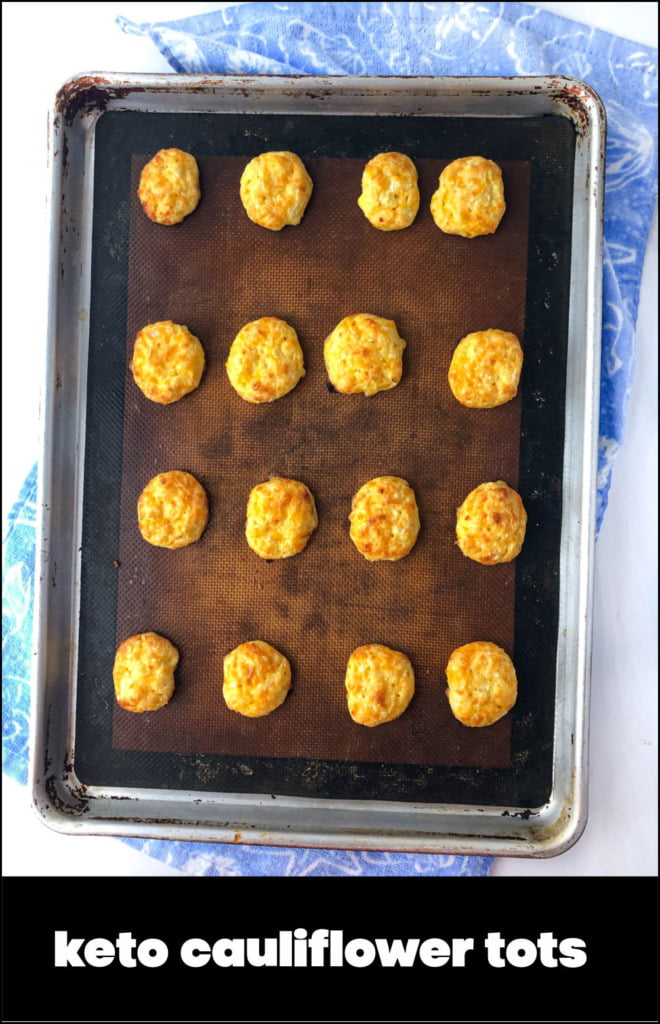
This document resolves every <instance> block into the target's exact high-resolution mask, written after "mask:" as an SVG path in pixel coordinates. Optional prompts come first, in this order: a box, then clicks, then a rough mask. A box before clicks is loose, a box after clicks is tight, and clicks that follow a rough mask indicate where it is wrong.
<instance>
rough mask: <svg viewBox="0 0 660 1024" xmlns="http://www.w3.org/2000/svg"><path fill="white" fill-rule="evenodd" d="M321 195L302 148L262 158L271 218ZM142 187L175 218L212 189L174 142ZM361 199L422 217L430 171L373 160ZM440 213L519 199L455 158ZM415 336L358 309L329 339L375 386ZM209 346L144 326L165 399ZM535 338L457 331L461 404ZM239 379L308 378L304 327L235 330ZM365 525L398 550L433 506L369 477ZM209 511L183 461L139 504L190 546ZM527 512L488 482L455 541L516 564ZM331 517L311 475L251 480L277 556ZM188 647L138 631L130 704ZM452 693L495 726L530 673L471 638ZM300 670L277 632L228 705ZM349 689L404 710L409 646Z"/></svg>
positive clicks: (498, 379)
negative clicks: (422, 187) (421, 180)
mask: <svg viewBox="0 0 660 1024" xmlns="http://www.w3.org/2000/svg"><path fill="white" fill-rule="evenodd" d="M311 192H312V182H311V179H310V178H309V175H308V174H307V171H306V169H305V167H304V165H303V164H302V161H301V160H300V159H299V158H298V157H297V156H296V155H295V154H293V153H287V152H280V153H264V154H261V155H260V156H258V157H256V158H255V159H254V160H252V161H250V163H249V164H248V166H247V167H246V169H245V171H244V173H243V175H242V178H241V187H240V194H241V200H242V202H243V205H244V207H245V210H246V212H247V214H248V216H249V217H250V219H251V220H253V221H254V222H255V223H257V224H260V225H261V226H262V227H266V228H269V229H270V230H280V229H281V228H282V227H284V226H285V225H287V224H290V225H295V224H298V223H300V220H301V219H302V216H303V213H304V210H305V207H306V205H307V202H308V201H309V198H310V196H311ZM138 195H139V198H140V201H141V203H142V206H143V209H144V211H145V213H146V214H147V216H148V217H149V218H150V219H151V220H153V221H156V222H158V223H161V224H176V223H178V222H180V221H181V220H183V219H184V217H186V216H187V215H188V214H189V213H191V212H192V211H193V210H194V209H195V208H196V206H197V204H198V202H199V198H200V191H199V173H198V169H197V164H196V161H195V160H194V158H193V157H192V156H191V155H190V154H186V153H183V152H182V151H181V150H177V149H171V150H161V151H160V152H159V153H158V154H156V156H155V157H154V158H153V159H152V160H151V161H149V163H148V164H147V165H146V166H145V168H144V169H143V172H142V175H141V179H140V187H139V189H138ZM358 204H359V206H360V208H361V209H362V211H363V212H364V214H365V216H366V217H367V219H368V220H369V221H370V223H371V224H372V225H373V226H374V227H376V228H378V229H380V230H383V231H392V230H400V229H402V228H405V227H408V226H409V225H410V224H411V223H412V222H413V220H414V219H415V216H416V215H417V211H418V208H419V191H418V189H417V172H416V169H415V167H414V164H413V163H412V161H411V160H410V159H409V157H407V156H405V155H404V154H400V153H381V154H378V155H377V156H376V157H374V158H373V159H372V160H370V161H369V163H368V164H367V166H366V167H365V170H364V174H363V179H362V195H361V196H360V198H359V199H358ZM431 211H432V214H433V218H434V220H435V223H436V224H437V226H438V227H439V228H440V229H441V230H443V231H445V232H447V233H449V234H459V235H463V236H464V237H468V238H471V237H476V236H477V235H483V234H490V233H492V232H493V231H495V230H496V229H497V226H498V224H499V222H500V220H501V218H502V215H503V214H504V211H505V203H504V192H503V187H502V175H501V171H500V169H499V167H497V165H496V164H494V163H493V162H492V161H489V160H485V159H484V158H482V157H465V158H462V159H460V160H456V161H454V162H453V163H451V164H450V165H449V166H448V167H447V168H445V170H444V171H443V173H442V175H441V176H440V182H439V187H438V190H437V192H436V193H435V194H434V196H433V200H432V203H431ZM405 347H406V342H405V341H404V340H403V339H402V338H400V336H399V334H398V330H397V328H396V324H395V323H394V321H392V320H387V319H385V318H383V317H379V316H375V315H373V314H356V315H354V316H349V317H346V318H344V320H342V321H341V323H340V324H338V326H337V327H336V328H335V329H334V331H333V332H332V333H331V334H330V335H329V336H328V338H326V341H325V344H324V357H325V363H326V368H327V371H328V375H329V378H330V382H331V384H332V385H333V387H334V389H335V390H336V391H338V392H340V393H343V394H356V393H362V394H364V395H367V396H370V395H374V394H376V393H377V392H379V391H384V390H389V389H390V388H393V387H395V386H396V384H398V382H399V381H400V379H401V375H402V356H403V350H404V348H405ZM204 365H205V357H204V350H203V348H202V345H201V343H200V342H199V339H197V338H195V337H194V336H193V335H192V334H191V332H190V331H189V330H188V328H187V327H185V326H183V325H178V324H174V323H172V321H163V322H159V323H156V324H149V325H147V326H146V327H145V328H143V329H142V331H140V332H139V334H138V336H137V338H136V342H135V348H134V354H133V359H132V362H131V369H132V372H133V376H134V379H135V381H136V383H137V385H138V387H139V388H140V389H141V391H142V392H143V393H144V394H145V395H146V397H147V398H149V399H151V400H152V401H155V402H159V403H161V404H169V403H170V402H175V401H179V400H180V399H181V398H183V397H184V396H185V395H186V394H189V393H190V392H191V391H192V390H194V389H195V388H196V387H197V386H198V385H199V383H200V381H201V377H202V373H203V371H204ZM521 366H522V350H521V347H520V343H519V341H518V338H517V337H516V336H515V335H514V334H511V333H510V332H507V331H500V330H494V329H489V330H487V331H480V332H475V333H472V334H469V335H467V336H466V337H465V338H463V339H462V340H461V341H460V343H459V344H458V346H457V348H456V350H455V352H454V356H453V358H452V362H451V366H450V369H449V384H450V387H451V389H452V392H453V394H454V395H455V397H456V398H457V400H458V401H459V402H461V404H463V405H465V406H468V407H472V408H493V407H495V406H498V405H502V404H504V403H505V402H508V401H510V400H511V399H512V398H513V397H514V396H515V394H516V393H517V389H518V382H519V378H520V370H521ZM226 369H227V373H228V376H229V379H230V381H231V383H232V385H233V387H234V388H235V390H236V391H237V392H238V394H239V395H240V396H241V397H242V398H244V399H245V400H246V401H248V402H254V403H261V402H271V401H274V400H275V399H277V398H281V397H282V396H283V395H285V394H288V392H289V391H291V390H292V389H293V388H294V387H295V386H296V384H297V383H298V381H299V380H300V379H301V377H302V376H303V375H304V372H305V371H304V365H303V355H302V350H301V348H300V344H299V341H298V337H297V335H296V332H295V330H294V329H293V328H292V327H291V326H290V325H289V324H287V323H286V322H285V321H283V320H279V319H277V318H275V317H262V318H261V319H260V320H256V321H253V322H252V323H250V324H247V325H246V326H245V327H244V328H243V329H242V330H241V331H240V332H239V334H238V335H237V337H236V338H235V339H234V342H233V344H232V347H231V350H230V353H229V358H228V360H227V364H226ZM349 519H350V524H351V526H350V536H351V539H352V540H353V542H354V544H355V546H356V547H357V549H358V551H359V552H360V553H361V554H362V555H363V556H364V557H365V558H366V559H368V560H369V561H378V560H386V561H394V560H397V559H400V558H403V557H405V556H406V555H407V554H408V553H409V552H410V551H411V550H412V548H413V547H414V545H415V542H416V540H417V535H418V533H419V525H420V524H419V513H418V509H417V502H416V499H415V494H414V491H413V489H412V488H411V487H410V485H409V484H408V482H407V481H406V480H403V479H401V478H399V477H378V478H376V479H374V480H370V481H368V482H367V483H366V484H364V486H363V487H361V488H360V489H359V491H358V492H357V494H356V495H355V496H354V498H353V502H352V508H351V514H350V516H349ZM207 520H208V502H207V498H206V493H205V492H204V489H203V488H202V486H201V484H200V483H199V482H198V481H197V480H196V479H195V478H194V477H193V476H192V475H191V474H189V473H184V472H182V471H178V470H174V471H171V472H168V473H161V474H159V475H158V476H156V477H154V478H153V479H152V480H151V481H150V482H149V483H148V484H147V486H146V487H145V489H144V490H143V492H142V494H141V495H140V498H139V501H138V523H139V527H140V531H141V533H142V536H143V537H144V538H145V540H147V541H148V542H149V543H151V544H154V545H157V546H162V547H167V548H179V547H183V546H185V545H187V544H191V543H194V542H195V541H197V540H198V539H199V538H200V537H201V535H202V533H203V532H204V529H205V527H206V524H207ZM526 522H527V516H526V512H525V509H524V507H523V504H522V501H521V499H520V496H519V495H518V494H517V493H516V492H515V491H514V490H512V489H511V488H510V487H508V486H507V484H506V483H504V482H503V481H496V482H493V483H484V484H481V485H480V486H479V487H477V488H475V490H473V491H472V492H471V493H470V494H469V495H468V496H467V498H466V499H465V501H464V502H463V504H462V505H461V507H460V508H459V509H458V513H457V521H456V538H457V542H458V545H459V547H460V549H461V551H462V552H463V554H465V555H466V556H467V557H469V558H472V559H473V560H475V561H477V562H480V563H482V564H485V565H494V564H498V563H500V562H507V561H511V560H512V559H513V558H515V557H516V556H517V554H518V553H519V551H520V549H521V547H522V543H523V540H524V536H525V529H526ZM317 525H318V517H317V513H316V506H315V502H314V498H313V495H312V494H311V492H310V491H309V489H308V488H307V487H306V486H305V485H304V484H303V483H301V482H299V481H296V480H287V479H284V478H281V477H274V478H272V479H270V480H268V481H266V482H265V483H262V484H259V485H257V486H256V487H255V488H253V490H252V491H251V493H250V496H249V499H248V507H247V516H246V530H245V532H246V539H247V542H248V544H249V546H250V547H251V549H252V550H253V551H254V552H255V553H256V554H257V555H259V556H260V557H262V558H265V559H274V558H288V557H292V556H293V555H296V554H299V553H300V552H301V551H302V550H304V548H305V546H306V545H307V542H308V540H309V538H310V537H311V535H312V533H313V531H314V530H315V529H316V527H317ZM178 660H179V653H178V651H177V649H176V647H174V645H173V644H172V643H171V642H170V641H169V640H167V639H165V638H164V637H161V636H159V635H158V634H156V633H142V634H138V635H137V636H133V637H129V638H128V639H126V640H124V641H123V643H122V644H121V645H120V646H119V648H118V650H117V653H116V657H115V664H114V672H113V675H114V684H115V693H116V697H117V701H118V703H119V704H120V705H121V707H123V708H125V709H127V710H129V711H135V712H143V711H150V710H156V709H158V708H160V707H163V706H164V705H165V704H167V703H168V701H169V700H170V698H171V696H172V693H173V692H174V670H175V669H176V666H177V664H178ZM446 676H447V683H448V690H447V695H448V698H449V704H450V707H451V710H452V712H453V714H454V715H455V717H456V718H457V719H458V720H459V721H460V722H462V723H463V724H464V725H467V726H475V727H479V726H488V725H491V724H493V723H494V722H496V721H498V720H499V719H500V718H501V717H503V715H505V714H506V713H507V712H508V711H509V710H510V709H511V707H513V705H514V703H515V700H516V697H517V680H516V673H515V669H514V666H513V664H512V662H511V659H510V658H509V656H508V655H507V654H506V652H505V651H503V650H502V649H501V648H500V647H498V646H497V645H496V644H493V643H490V642H486V641H478V642H475V643H470V644H466V645H464V646H462V647H459V648H457V649H456V650H455V651H454V652H453V653H452V655H451V657H450V659H449V663H448V665H447V668H446ZM290 686H291V667H290V664H289V662H288V660H287V658H285V656H284V655H283V654H281V653H280V652H279V651H277V650H275V648H273V647H271V645H270V644H267V643H265V642H264V641H262V640H255V641H248V642H247V643H243V644H241V645H239V647H237V648H236V649H235V650H234V651H232V652H231V653H230V654H228V655H226V656H225V659H224V678H223V695H224V699H225V702H226V704H227V706H228V707H229V708H230V709H231V710H233V711H236V712H238V713H239V714H242V715H245V716H247V717H250V718H254V717H261V716H264V715H267V714H270V713H271V712H273V711H274V710H275V709H276V708H278V707H279V706H280V705H281V704H282V703H283V702H284V700H285V699H286V696H287V694H288V692H289V689H290ZM345 686H346V696H347V703H348V711H349V713H350V715H351V717H352V719H353V720H354V721H355V722H357V723H359V724H361V725H365V726H369V727H373V726H376V725H381V724H383V723H385V722H390V721H393V720H394V719H396V718H398V717H399V716H400V715H401V714H402V713H403V712H404V711H405V710H406V708H407V707H408V705H409V703H410V701H411V700H412V697H413V694H414V689H415V680H414V672H413V668H412V665H411V663H410V660H409V659H408V657H407V656H406V655H405V654H403V653H402V652H400V651H393V650H391V649H390V648H388V647H385V646H383V645H381V644H367V645H365V646H362V647H359V648H357V650H355V651H354V652H353V653H352V654H351V656H350V658H349V661H348V665H347V670H346V679H345Z"/></svg>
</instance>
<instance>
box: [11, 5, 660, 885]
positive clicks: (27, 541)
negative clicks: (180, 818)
mask: <svg viewBox="0 0 660 1024" xmlns="http://www.w3.org/2000/svg"><path fill="white" fill-rule="evenodd" d="M183 6H184V5H182V7H183ZM117 20H118V24H119V25H120V27H121V28H122V29H123V30H124V31H125V32H129V33H133V34H139V35H144V36H148V37H150V38H151V39H152V40H153V41H154V43H155V44H156V46H157V47H158V48H159V50H160V51H161V52H162V53H163V55H164V56H165V57H166V59H167V60H168V62H169V63H170V64H171V65H172V67H173V68H174V70H175V71H179V72H187V73H201V74H223V73H227V74H229V73H240V74H278V75H283V74H324V75H341V74H350V75H417V74H421V75H541V74H543V75H548V74H562V75H571V76H574V77H576V78H580V79H583V80H584V81H586V82H587V83H588V84H589V85H591V86H592V87H593V88H594V89H595V90H596V92H597V93H598V94H599V95H600V97H601V99H602V100H603V102H604V104H605V107H606V110H607V117H608V144H607V168H606V171H607V182H606V196H605V249H604V271H603V332H602V376H601V404H600V441H599V477H598V510H597V525H598V527H600V524H601V522H602V517H603V513H604V511H605V508H606V506H607V495H608V491H609V485H610V478H611V472H612V463H613V459H614V456H615V454H616V451H617V450H618V448H619V446H620V444H621V442H622V438H623V427H624V420H625V413H626V405H627V399H628V394H629V391H630V385H631V380H632V373H633V365H634V331H635V322H636V317H637V306H638V300H639V288H640V281H641V274H642V265H643V260H644V253H645V249H646V242H647V238H648V232H649V228H650V224H651V218H652V214H653V209H654V205H655V201H656V194H657V126H656V124H657V123H656V119H657V98H658V87H657V72H658V54H657V50H656V49H655V48H653V47H649V46H643V45H640V44H637V43H633V42H630V41H628V40H625V39H620V38H619V37H617V36H613V35H610V34H609V33H606V32H602V31H599V30H598V29H593V28H588V27H586V26H584V25H581V24H579V23H578V22H575V21H568V20H567V19H565V18H561V17H558V16H557V15H555V14H552V13H549V12H548V11H544V10H540V9H539V8H535V7H533V6H532V5H530V4H523V3H272V2H268V3H245V4H236V5H234V6H230V7H225V8H223V9H221V10H218V11H214V12H211V13H210V14H204V15H200V16H198V17H191V18H183V19H181V20H178V21H173V22H152V23H149V24H143V25H135V24H132V23H131V22H129V21H127V20H126V19H125V18H119V19H117ZM36 500H37V498H36V467H35V469H33V471H32V472H31V474H30V475H29V477H28V479H27V480H26V482H25V484H24V486H23V489H22V491H21V494H20V495H19V497H18V500H17V502H16V504H15V506H14V508H13V509H12V512H11V513H10V516H9V518H8V521H7V522H6V523H5V528H4V535H3V595H2V636H3V641H2V642H3V771H4V772H5V773H6V774H7V775H10V776H11V777H12V778H14V779H17V780H19V781H20V782H25V781H26V778H27V753H28V751H27V744H28V721H29V714H30V671H31V642H32V641H31V629H32V608H33V592H34V550H35V516H36ZM125 842H127V843H129V844H130V845H132V846H133V847H135V848H137V849H141V850H143V851H144V852H145V853H147V854H148V855H150V856H152V857H154V858H156V859H158V860H160V861H164V862H166V863H168V864H171V865H172V866H174V867H177V868H179V869H180V870H182V871H185V872H187V873H189V874H195V875H227V876H228V875H287V876H294V875H345V876H359V875H382V876H386V875H419V876H422V875H485V874H487V873H488V870H489V867H490V863H491V862H490V859H489V858H486V857H459V856H456V857H455V856H441V855H433V854H420V855H416V854H387V853H366V852H342V851H337V850H322V851H319V850H316V851H310V850H299V849H271V848H263V847H248V846H224V845H214V844H205V843H182V842H163V841H160V840H142V839H137V840H133V839H130V840H125Z"/></svg>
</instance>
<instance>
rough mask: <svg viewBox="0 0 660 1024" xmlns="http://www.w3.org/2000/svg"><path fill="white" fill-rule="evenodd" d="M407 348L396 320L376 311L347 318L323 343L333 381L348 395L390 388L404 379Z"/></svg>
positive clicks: (329, 375)
mask: <svg viewBox="0 0 660 1024" xmlns="http://www.w3.org/2000/svg"><path fill="white" fill-rule="evenodd" d="M405 347H406V342H405V341H404V340H403V338H401V337H399V332H398V330H397V326H396V324H395V323H394V320H386V319H385V318H384V317H382V316H375V315H374V314H373V313H355V314H353V315H351V316H347V317H344V319H343V320H342V321H340V323H338V324H337V326H336V327H335V329H334V330H333V331H332V333H331V334H329V335H328V337H327V338H326V339H325V342H324V344H323V357H324V359H325V366H326V369H327V371H328V377H329V378H330V383H331V384H332V386H333V387H334V388H335V390H336V391H339V392H341V393H342V394H344V395H356V394H363V395H367V396H371V395H375V394H376V393H377V392H378V391H389V390H390V388H393V387H396V385H397V384H398V383H399V381H400V380H401V376H402V374H403V350H404V349H405Z"/></svg>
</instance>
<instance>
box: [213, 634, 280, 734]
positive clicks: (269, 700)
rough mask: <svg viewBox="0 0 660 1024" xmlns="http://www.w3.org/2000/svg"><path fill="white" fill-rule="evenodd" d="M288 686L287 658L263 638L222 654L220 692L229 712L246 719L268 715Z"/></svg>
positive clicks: (277, 706) (276, 705)
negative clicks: (222, 665) (223, 656)
mask: <svg viewBox="0 0 660 1024" xmlns="http://www.w3.org/2000/svg"><path fill="white" fill-rule="evenodd" d="M290 688H291V666H290V665H289V662H288V659H287V658H285V657H284V655H283V654H281V653H280V652H279V651H277V650H275V648H274V647H271V645H270V644H267V643H266V642H265V641H264V640H249V641H247V642H246V643H243V644H240V645H239V646H238V647H235V648H234V650H233V651H230V653H229V654H227V655H225V658H224V668H223V684H222V695H223V697H224V699H225V703H226V705H227V707H228V708H229V709H230V710H231V711H236V712H237V713H238V714H239V715H244V716H245V717H246V718H262V717H263V716H264V715H270V714H271V712H273V711H275V710H276V708H279V706H280V705H281V704H283V703H284V701H285V699H286V697H287V694H288V692H289V690H290Z"/></svg>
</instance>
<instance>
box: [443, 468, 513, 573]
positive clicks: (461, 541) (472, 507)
mask: <svg viewBox="0 0 660 1024" xmlns="http://www.w3.org/2000/svg"><path fill="white" fill-rule="evenodd" d="M526 528H527V512H526V511H525V507H524V505H523V503H522V499H521V497H520V495H519V494H518V492H517V491H514V490H513V488H512V487H509V486H508V484H505V483H504V481H503V480H496V481H495V482H493V483H484V484H480V485H479V486H478V487H475V489H474V490H473V491H471V492H470V493H469V494H468V496H467V498H466V499H465V501H464V502H463V504H462V505H461V506H460V507H459V509H458V511H457V514H456V540H457V542H458V546H459V547H460V549H461V551H462V552H463V554H464V555H466V556H467V557H468V558H471V559H473V561H475V562H481V564H482V565H497V564H498V563H500V562H510V561H512V559H514V558H516V556H517V555H518V554H519V553H520V549H521V548H522V545H523V541H524V539H525V531H526Z"/></svg>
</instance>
